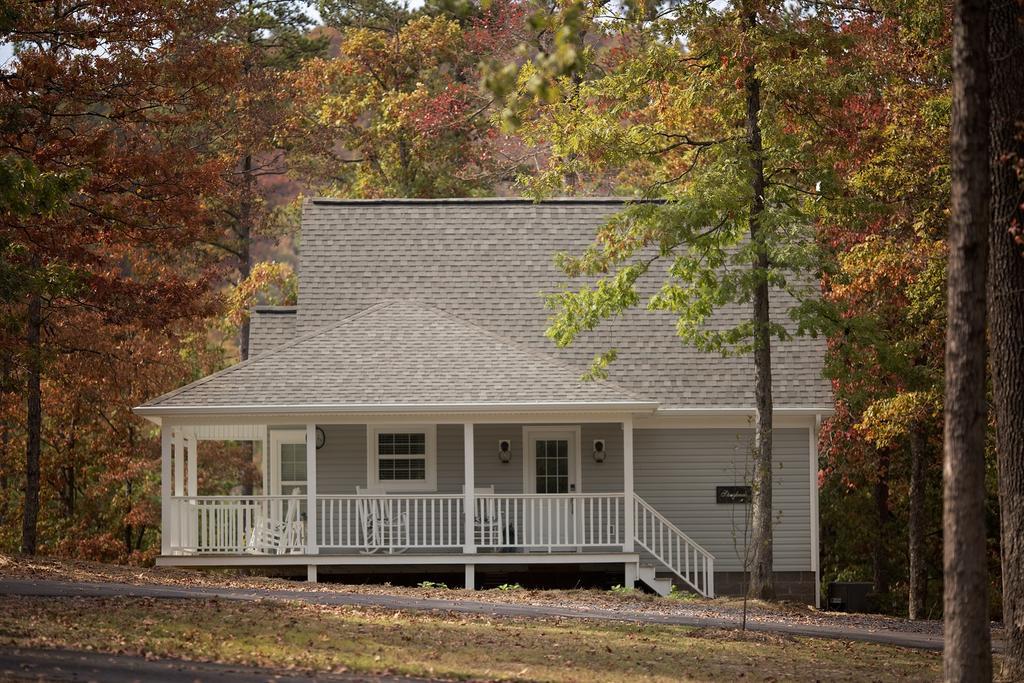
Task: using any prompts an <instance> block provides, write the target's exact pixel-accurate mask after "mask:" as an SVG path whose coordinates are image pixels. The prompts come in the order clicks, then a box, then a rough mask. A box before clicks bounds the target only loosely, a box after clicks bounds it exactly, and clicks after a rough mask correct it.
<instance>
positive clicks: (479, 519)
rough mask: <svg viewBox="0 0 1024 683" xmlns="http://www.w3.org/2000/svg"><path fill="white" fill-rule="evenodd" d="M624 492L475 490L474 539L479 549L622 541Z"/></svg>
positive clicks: (604, 544) (598, 544)
mask: <svg viewBox="0 0 1024 683" xmlns="http://www.w3.org/2000/svg"><path fill="white" fill-rule="evenodd" d="M624 500H625V496H624V494H622V493H560V494H540V493H538V494H513V495H505V494H490V493H478V494H476V512H475V514H474V524H475V527H476V528H475V529H474V536H475V538H474V540H475V544H476V545H477V546H478V547H480V548H548V549H554V548H559V547H569V548H594V547H607V546H621V545H622V543H623V540H624V535H623V534H624V531H623V530H624V528H625V523H624V515H625V505H624Z"/></svg>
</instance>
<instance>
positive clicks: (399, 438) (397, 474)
mask: <svg viewBox="0 0 1024 683" xmlns="http://www.w3.org/2000/svg"><path fill="white" fill-rule="evenodd" d="M426 455H427V435H426V433H424V432H388V433H384V432H381V433H379V434H377V456H378V457H377V478H378V479H379V480H380V481H425V480H426V478H427V457H426ZM409 456H412V457H409Z"/></svg>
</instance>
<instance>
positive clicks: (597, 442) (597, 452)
mask: <svg viewBox="0 0 1024 683" xmlns="http://www.w3.org/2000/svg"><path fill="white" fill-rule="evenodd" d="M604 456H605V450H604V439H594V462H604Z"/></svg>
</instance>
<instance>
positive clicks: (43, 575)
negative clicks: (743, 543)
mask: <svg viewBox="0 0 1024 683" xmlns="http://www.w3.org/2000/svg"><path fill="white" fill-rule="evenodd" d="M0 578H7V579H26V580H32V579H37V580H46V581H68V582H76V581H78V582H116V583H126V584H132V585H156V586H178V587H193V588H195V587H199V588H237V589H243V590H257V591H259V590H267V591H272V590H287V591H307V592H318V593H344V594H361V595H387V596H405V597H412V598H420V599H435V600H473V601H477V602H489V603H495V604H508V605H536V606H544V607H551V608H558V609H571V610H578V611H587V610H605V611H611V612H624V613H625V612H629V613H646V614H654V615H662V616H683V617H690V618H694V619H706V620H713V621H722V620H729V621H735V620H737V619H740V618H741V616H742V601H740V600H738V599H735V598H719V599H715V600H707V599H703V598H700V597H697V596H692V595H689V594H683V595H680V596H673V597H667V598H662V597H659V596H656V595H651V594H647V593H643V592H640V591H629V592H617V591H602V590H526V589H516V590H498V589H494V590H477V591H467V590H462V589H448V588H441V587H429V588H420V587H408V586H395V585H391V584H344V583H317V584H310V583H305V582H303V581H295V580H288V579H280V578H270V577H263V576H245V575H241V574H240V573H239V572H238V571H237V570H192V569H178V568H171V567H153V568H142V567H129V566H123V565H111V564H102V563H98V562H86V561H81V560H63V559H55V558H20V557H10V556H4V555H0ZM748 619H749V620H750V621H751V622H753V623H761V624H764V623H779V624H789V625H794V626H802V627H822V628H853V629H864V630H868V631H879V632H893V633H908V634H923V635H932V636H940V637H941V635H942V623H941V622H938V621H909V620H907V619H898V618H895V617H886V616H880V615H863V614H841V613H835V612H823V611H820V610H816V609H814V608H812V607H809V606H804V605H797V604H791V603H764V602H760V601H753V602H751V603H750V604H748Z"/></svg>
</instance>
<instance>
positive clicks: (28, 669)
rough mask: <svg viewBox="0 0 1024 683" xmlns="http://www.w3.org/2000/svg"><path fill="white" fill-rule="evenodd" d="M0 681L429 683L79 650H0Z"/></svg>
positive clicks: (391, 677) (411, 679)
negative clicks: (314, 673)
mask: <svg viewBox="0 0 1024 683" xmlns="http://www.w3.org/2000/svg"><path fill="white" fill-rule="evenodd" d="M0 680H5V681H8V680H15V681H22V680H23V681H40V680H42V681H78V682H81V681H102V682H103V683H135V682H136V681H162V682H164V683H196V681H223V682H224V683H264V682H267V681H273V683H311V682H312V681H338V682H339V683H361V682H365V683H431V682H430V681H428V679H425V678H406V677H404V676H388V675H379V676H378V675H367V674H316V675H315V676H314V675H309V674H302V673H296V672H293V671H276V670H272V669H255V668H250V667H244V666H233V665H230V664H211V663H206V662H189V661H186V660H183V659H146V658H145V657H138V656H135V655H112V654H102V653H99V652H82V651H78V650H51V649H27V648H0Z"/></svg>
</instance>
